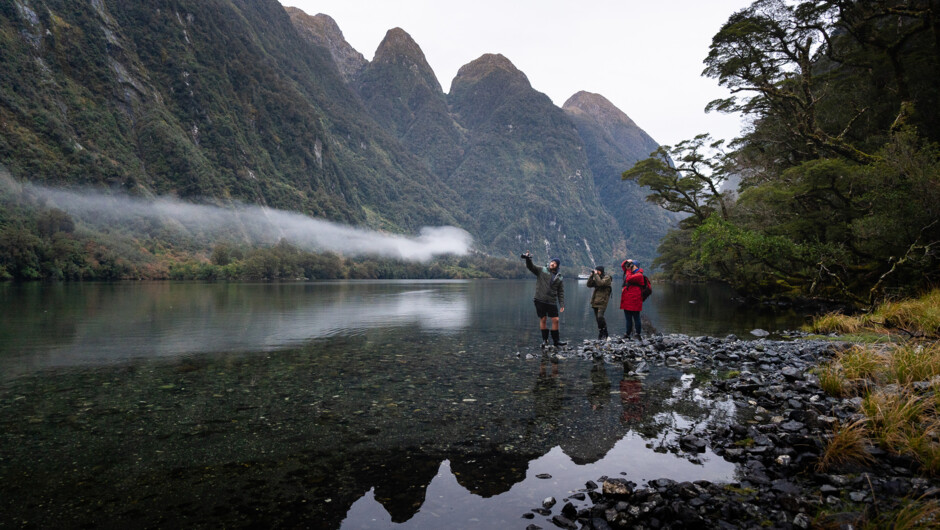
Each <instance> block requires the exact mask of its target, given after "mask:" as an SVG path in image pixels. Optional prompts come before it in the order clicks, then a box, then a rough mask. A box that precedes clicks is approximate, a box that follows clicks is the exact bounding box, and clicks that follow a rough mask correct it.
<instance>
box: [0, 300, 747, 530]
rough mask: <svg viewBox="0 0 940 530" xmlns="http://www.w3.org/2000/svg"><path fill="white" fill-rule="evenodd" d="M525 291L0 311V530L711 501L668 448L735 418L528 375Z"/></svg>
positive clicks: (616, 369) (682, 390)
mask: <svg viewBox="0 0 940 530" xmlns="http://www.w3.org/2000/svg"><path fill="white" fill-rule="evenodd" d="M532 288H533V285H532V282H528V281H527V282H462V283H460V282H459V283H428V282H386V283H381V282H376V283H353V282H333V283H322V284H286V285H257V286H251V285H242V284H234V285H225V284H218V285H202V284H172V283H167V284H149V285H147V286H144V285H139V286H135V285H134V284H130V285H128V284H117V285H115V284H101V285H95V284H91V285H85V286H81V287H79V288H74V289H73V288H72V287H67V288H64V289H59V288H57V287H56V288H50V290H46V289H35V290H30V289H26V290H24V291H16V292H14V290H11V289H7V290H0V295H3V296H4V297H5V301H8V302H9V301H10V300H13V302H15V305H14V307H16V308H17V310H10V309H9V307H10V306H9V305H4V307H7V309H5V310H0V311H4V315H3V316H4V317H10V319H9V320H6V319H5V320H4V321H5V323H4V324H0V368H2V369H3V371H4V375H3V377H2V378H0V418H2V423H3V428H2V429H0V455H2V458H0V514H2V515H0V526H2V527H8V526H9V527H17V526H22V525H23V523H22V521H30V523H29V524H31V525H35V526H41V527H62V526H64V527H75V526H83V525H104V526H118V525H132V526H142V525H143V526H179V525H185V526H193V525H196V526H210V525H212V526H248V525H252V524H264V525H265V526H286V527H297V526H303V527H312V528H340V527H345V528H376V527H409V528H428V527H442V526H444V527H448V526H449V527H455V526H459V527H464V528H469V527H479V528H492V527H500V528H525V526H526V525H527V523H526V520H524V519H521V515H522V514H523V513H525V512H527V511H529V510H531V509H532V508H536V507H539V506H541V501H542V499H544V498H545V497H548V496H556V497H558V498H559V500H561V496H563V495H566V494H567V493H568V492H571V491H576V490H578V489H581V488H584V485H585V482H587V481H588V480H594V481H597V480H598V479H599V478H600V477H601V476H603V475H614V476H619V475H618V474H619V473H625V476H626V478H628V479H630V480H633V481H635V482H638V483H639V482H642V481H643V480H648V479H653V478H659V477H669V478H674V479H677V480H697V479H707V480H712V481H726V480H732V479H733V477H734V466H733V465H732V464H730V463H728V462H725V461H724V460H723V459H721V458H719V457H717V456H715V455H714V454H712V453H711V452H706V453H701V454H687V453H684V452H682V451H680V450H679V449H678V448H677V444H676V443H675V441H676V439H677V437H678V435H679V434H684V433H686V432H696V431H699V430H702V429H706V428H708V426H709V425H713V424H715V423H717V422H725V421H728V420H729V419H731V420H732V421H734V420H735V416H736V414H737V411H736V410H735V408H734V406H733V404H732V403H731V402H730V401H709V400H705V399H703V398H702V396H701V394H700V392H699V391H698V388H699V386H700V385H702V384H703V383H704V382H705V381H706V380H707V379H708V378H709V377H712V376H713V375H714V374H709V373H695V374H689V373H683V372H680V371H678V370H674V369H669V368H664V367H653V368H652V369H651V371H650V372H649V374H648V375H647V376H646V377H643V378H636V377H632V376H629V375H624V374H625V371H624V369H623V367H622V366H619V365H613V366H611V365H606V364H604V363H602V362H591V361H584V360H577V359H567V360H560V361H558V360H554V361H553V360H550V359H548V358H545V357H542V356H541V354H540V352H538V350H537V348H534V347H533V345H532V343H533V339H536V338H537V329H536V325H537V323H536V320H535V316H534V310H533V309H532V306H531V291H532ZM567 294H568V297H567V298H568V303H567V304H566V305H567V306H568V311H566V313H565V315H566V317H563V330H564V334H565V336H567V337H568V338H573V339H575V340H577V339H579V338H580V337H585V336H590V335H592V334H593V333H595V332H596V331H594V330H593V329H592V327H591V326H593V316H592V315H591V313H590V311H589V310H588V309H587V302H588V299H589V296H590V290H589V289H579V288H578V286H577V285H575V284H574V283H573V282H572V284H571V286H570V289H569V292H568V293H567ZM613 303H614V302H613V301H612V305H613ZM582 308H583V309H584V311H581V309H582ZM49 312H52V314H54V315H55V316H54V317H49V316H48V315H49ZM651 313H652V311H651ZM661 314H662V313H661ZM660 325H661V324H660ZM17 330H18V331H19V332H20V333H18V332H17ZM40 330H43V331H49V332H48V333H46V334H43V333H40ZM665 331H668V330H665ZM579 333H580V337H579V335H578V334H579ZM530 353H531V354H533V355H534V357H533V358H532V359H528V360H527V359H526V354H530ZM545 474H547V475H550V476H551V478H539V475H542V476H545ZM561 504H563V503H561ZM91 506H94V509H93V510H90V509H89V507H91ZM548 524H550V523H548Z"/></svg>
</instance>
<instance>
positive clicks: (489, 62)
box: [454, 53, 531, 87]
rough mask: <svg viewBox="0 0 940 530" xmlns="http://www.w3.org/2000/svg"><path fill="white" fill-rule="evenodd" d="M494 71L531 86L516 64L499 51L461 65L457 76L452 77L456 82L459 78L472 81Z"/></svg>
mask: <svg viewBox="0 0 940 530" xmlns="http://www.w3.org/2000/svg"><path fill="white" fill-rule="evenodd" d="M495 72H501V73H503V74H508V76H509V78H510V79H511V80H513V81H522V82H523V83H525V84H526V85H527V86H530V87H531V85H530V84H529V78H528V77H526V75H525V74H524V73H522V71H521V70H519V69H518V68H516V65H514V64H512V61H510V60H509V59H507V58H506V57H505V56H503V55H502V54H500V53H485V54H483V55H481V56H480V57H479V58H477V59H476V60H474V61H471V62H469V63H467V64H465V65H463V66H461V67H460V70H458V71H457V77H455V78H454V81H455V82H456V81H457V80H458V79H459V80H461V81H463V82H469V83H472V82H475V81H479V80H480V79H482V78H484V77H486V76H487V75H490V74H492V73H495Z"/></svg>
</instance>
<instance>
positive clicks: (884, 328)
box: [805, 289, 940, 339]
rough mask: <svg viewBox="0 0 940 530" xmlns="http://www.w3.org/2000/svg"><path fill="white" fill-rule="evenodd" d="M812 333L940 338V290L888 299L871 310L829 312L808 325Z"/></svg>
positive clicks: (807, 328) (807, 327) (808, 329)
mask: <svg viewBox="0 0 940 530" xmlns="http://www.w3.org/2000/svg"><path fill="white" fill-rule="evenodd" d="M805 329H806V330H807V331H809V332H811V333H838V334H840V335H854V334H858V333H862V332H868V333H876V334H894V335H901V336H902V337H923V338H933V339H938V338H940V289H934V290H933V291H931V292H929V293H927V294H925V295H923V296H921V297H920V298H914V299H910V300H901V301H896V302H885V303H884V304H882V305H880V306H878V307H877V308H876V309H875V310H874V311H872V312H870V313H863V314H861V315H857V316H854V315H844V314H842V313H838V312H835V313H827V314H825V315H822V316H820V317H816V318H815V319H814V320H813V322H812V323H811V324H809V325H808V326H806V328H805Z"/></svg>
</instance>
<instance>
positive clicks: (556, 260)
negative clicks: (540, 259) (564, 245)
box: [549, 258, 561, 267]
mask: <svg viewBox="0 0 940 530" xmlns="http://www.w3.org/2000/svg"><path fill="white" fill-rule="evenodd" d="M552 261H554V262H555V263H557V264H558V266H559V267H561V260H560V259H558V258H552V260H551V261H549V263H551V262H552Z"/></svg>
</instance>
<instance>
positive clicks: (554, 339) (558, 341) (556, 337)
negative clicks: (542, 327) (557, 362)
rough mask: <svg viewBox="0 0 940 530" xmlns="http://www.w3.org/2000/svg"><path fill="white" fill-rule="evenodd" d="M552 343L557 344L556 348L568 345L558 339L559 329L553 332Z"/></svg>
mask: <svg viewBox="0 0 940 530" xmlns="http://www.w3.org/2000/svg"><path fill="white" fill-rule="evenodd" d="M552 342H553V343H555V346H556V347H557V346H564V345H566V344H568V343H567V342H562V341H561V340H559V338H558V330H557V329H553V330H552Z"/></svg>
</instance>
